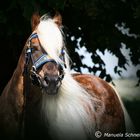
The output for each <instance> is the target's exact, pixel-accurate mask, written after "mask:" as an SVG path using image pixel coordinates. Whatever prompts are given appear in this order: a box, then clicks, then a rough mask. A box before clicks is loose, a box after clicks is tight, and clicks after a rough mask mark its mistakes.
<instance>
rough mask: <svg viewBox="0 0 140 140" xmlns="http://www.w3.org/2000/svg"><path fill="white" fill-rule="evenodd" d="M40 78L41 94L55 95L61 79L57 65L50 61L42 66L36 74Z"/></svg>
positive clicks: (60, 71)
mask: <svg viewBox="0 0 140 140" xmlns="http://www.w3.org/2000/svg"><path fill="white" fill-rule="evenodd" d="M38 74H39V76H40V86H41V88H42V91H43V93H47V94H49V95H55V94H57V93H58V89H59V87H60V85H61V81H62V79H63V71H62V68H61V66H60V65H59V64H57V63H56V62H55V61H50V62H47V63H46V64H44V65H43V66H42V68H41V70H39V72H38Z"/></svg>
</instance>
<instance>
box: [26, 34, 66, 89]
mask: <svg viewBox="0 0 140 140" xmlns="http://www.w3.org/2000/svg"><path fill="white" fill-rule="evenodd" d="M34 39H37V40H38V41H37V43H34V42H33V40H34ZM37 47H38V48H39V49H36V48H37ZM64 54H65V49H64V47H63V48H62V50H61V54H60V59H61V60H62V61H64ZM35 56H37V57H35ZM48 62H52V63H55V64H57V65H58V66H59V71H60V75H59V79H58V80H59V81H60V82H61V81H62V80H63V78H64V71H63V68H64V67H65V65H62V64H59V63H57V62H56V61H55V60H54V59H52V58H51V57H50V56H49V55H48V54H47V53H46V52H45V51H44V50H43V47H42V46H41V44H40V41H39V38H38V35H37V33H33V34H31V36H30V37H29V41H28V43H27V49H26V53H25V66H24V75H25V76H26V75H29V76H30V79H31V81H32V84H33V85H36V86H39V87H40V88H42V83H41V77H40V76H39V74H37V71H38V70H39V69H40V68H41V67H42V66H43V65H44V64H46V63H48ZM30 63H32V66H31V69H30V70H29V64H30ZM64 64H65V63H64Z"/></svg>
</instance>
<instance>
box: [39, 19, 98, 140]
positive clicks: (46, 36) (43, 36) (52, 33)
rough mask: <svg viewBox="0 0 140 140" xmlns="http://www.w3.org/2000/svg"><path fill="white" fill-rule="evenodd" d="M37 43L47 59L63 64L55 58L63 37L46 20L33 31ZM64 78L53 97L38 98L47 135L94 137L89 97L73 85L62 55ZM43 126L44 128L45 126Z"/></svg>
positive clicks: (67, 138) (64, 139)
mask: <svg viewBox="0 0 140 140" xmlns="http://www.w3.org/2000/svg"><path fill="white" fill-rule="evenodd" d="M37 34H38V37H39V40H40V43H41V45H42V47H43V48H44V50H45V51H46V52H47V53H48V55H49V56H50V57H51V58H52V59H54V60H55V61H56V62H58V63H61V64H63V63H64V62H62V60H61V59H60V58H59V56H60V54H61V50H62V48H63V46H64V41H63V35H62V33H61V31H60V29H59V28H58V26H57V25H56V24H55V23H54V21H53V20H52V19H50V18H48V19H46V20H41V21H40V24H39V25H38V28H37ZM65 61H66V62H65V63H66V68H64V72H65V76H64V79H63V81H62V85H61V87H60V89H59V91H58V94H57V95H55V96H50V95H47V94H44V95H43V98H42V115H43V119H45V120H46V123H48V122H49V133H50V134H51V136H52V137H54V139H62V140H78V139H80V140H83V139H84V140H85V139H86V138H87V135H89V134H91V135H92V133H94V132H93V131H94V130H92V128H94V125H95V124H93V122H94V118H91V116H93V114H91V112H94V108H93V104H92V103H91V102H92V98H91V96H90V95H89V94H88V93H87V92H86V91H85V90H84V89H83V88H82V87H81V86H80V85H79V83H78V82H76V81H75V80H74V79H73V77H72V76H71V73H70V71H69V67H70V66H69V56H68V54H67V52H65ZM46 125H47V124H46Z"/></svg>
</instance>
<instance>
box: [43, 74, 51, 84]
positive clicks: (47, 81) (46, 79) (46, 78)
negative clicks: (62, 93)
mask: <svg viewBox="0 0 140 140" xmlns="http://www.w3.org/2000/svg"><path fill="white" fill-rule="evenodd" d="M44 80H45V82H46V84H47V85H48V84H49V82H50V79H49V78H48V77H47V76H46V77H45V78H44Z"/></svg>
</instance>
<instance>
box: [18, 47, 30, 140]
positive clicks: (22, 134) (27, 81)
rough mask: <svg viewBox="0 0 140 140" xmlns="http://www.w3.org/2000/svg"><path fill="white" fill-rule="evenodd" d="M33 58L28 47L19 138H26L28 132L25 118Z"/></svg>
mask: <svg viewBox="0 0 140 140" xmlns="http://www.w3.org/2000/svg"><path fill="white" fill-rule="evenodd" d="M30 59H31V49H30V48H28V49H27V50H26V53H25V65H24V71H23V77H24V80H23V85H24V89H23V98H24V99H23V100H24V103H23V110H22V113H21V117H20V120H19V136H18V137H19V138H20V139H23V140H25V134H26V132H25V131H26V130H25V125H26V124H25V119H26V104H27V95H29V91H30V79H29V72H28V66H29V62H30Z"/></svg>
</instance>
